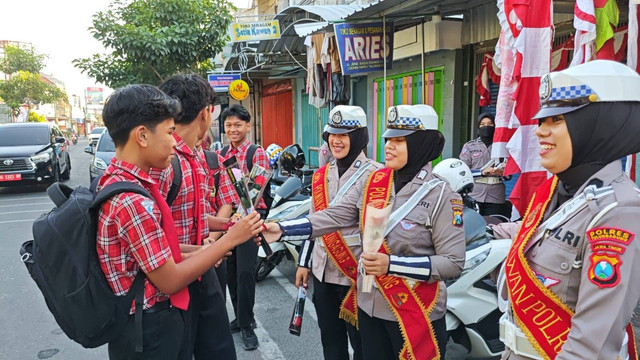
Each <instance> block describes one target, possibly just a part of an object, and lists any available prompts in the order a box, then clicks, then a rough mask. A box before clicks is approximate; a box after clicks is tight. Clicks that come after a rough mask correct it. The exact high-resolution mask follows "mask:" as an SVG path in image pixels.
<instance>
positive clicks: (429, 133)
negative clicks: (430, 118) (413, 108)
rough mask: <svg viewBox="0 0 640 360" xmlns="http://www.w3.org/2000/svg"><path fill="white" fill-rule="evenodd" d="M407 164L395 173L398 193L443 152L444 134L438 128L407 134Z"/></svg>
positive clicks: (394, 180) (394, 182) (394, 181)
mask: <svg viewBox="0 0 640 360" xmlns="http://www.w3.org/2000/svg"><path fill="white" fill-rule="evenodd" d="M405 139H406V140H407V152H408V156H407V164H406V165H405V166H404V167H403V168H402V169H400V170H397V171H396V173H395V178H394V179H393V184H394V185H395V191H396V194H397V193H399V192H400V190H401V189H402V188H403V187H404V186H405V185H407V184H408V183H409V182H410V181H411V180H413V178H414V177H415V176H416V175H417V174H418V172H419V171H420V169H422V168H423V167H424V166H425V165H427V163H429V161H432V160H435V159H436V158H438V156H440V155H441V154H442V149H443V148H444V136H442V133H441V132H440V131H438V130H420V131H416V132H414V133H412V134H409V135H407V136H405Z"/></svg>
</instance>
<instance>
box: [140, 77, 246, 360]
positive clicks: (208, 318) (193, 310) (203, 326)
mask: <svg viewBox="0 0 640 360" xmlns="http://www.w3.org/2000/svg"><path fill="white" fill-rule="evenodd" d="M159 88H160V90H162V91H163V92H164V93H165V94H167V95H168V96H170V97H172V98H174V99H177V100H178V101H180V103H181V105H182V113H181V114H180V115H179V116H178V117H177V118H176V119H175V126H176V131H175V132H174V133H173V137H174V138H175V140H176V142H177V145H176V148H175V158H174V159H173V161H172V166H169V167H167V168H165V169H163V170H156V169H154V170H153V171H152V172H151V177H152V178H154V179H156V181H157V182H158V185H159V187H160V191H161V192H162V193H163V194H167V201H168V202H170V203H169V205H170V207H171V212H172V214H173V220H174V222H175V227H176V229H177V231H178V240H179V242H180V243H181V244H183V246H189V247H192V248H194V249H195V248H197V247H199V246H202V245H203V244H205V243H206V242H207V239H208V238H209V230H210V227H209V222H208V218H209V217H210V216H211V215H210V214H211V213H212V210H211V204H210V201H209V199H210V195H211V191H212V190H211V189H210V188H209V185H208V182H207V177H208V173H207V170H206V169H205V167H204V166H203V164H202V161H201V159H200V157H199V155H198V153H197V152H196V151H195V148H196V144H197V143H198V142H199V141H201V140H202V139H203V138H204V135H205V134H206V131H207V129H208V128H209V126H210V125H211V120H212V119H211V118H212V110H213V108H214V107H213V103H214V101H215V92H214V90H213V88H212V87H211V85H209V83H208V82H207V81H206V80H205V79H204V78H202V77H201V76H199V75H196V74H178V75H174V76H171V77H170V78H168V79H167V80H165V81H164V82H163V83H162V84H160V86H159ZM178 174H179V175H180V176H176V175H178ZM218 186H219V189H216V190H219V191H216V193H217V194H216V197H217V198H218V199H219V200H218V201H217V202H216V204H217V205H218V206H219V209H218V213H219V215H220V216H224V217H229V215H230V214H231V209H232V205H231V204H232V203H231V201H227V202H224V199H223V196H222V194H224V193H227V192H231V191H233V190H232V189H233V188H232V184H231V182H230V180H229V178H228V177H227V176H226V174H224V175H221V176H220V177H219V184H218ZM251 246H253V247H255V244H252V245H251ZM189 294H190V296H191V303H190V305H189V310H188V311H187V313H186V316H187V322H188V323H189V324H190V327H189V328H188V329H186V331H185V337H184V341H183V349H182V351H181V355H180V358H181V359H185V360H191V359H192V358H193V356H195V358H196V359H207V360H208V359H235V358H236V351H235V346H234V343H233V337H232V336H231V332H230V331H229V329H228V328H227V327H226V324H227V323H228V322H229V317H228V315H227V308H226V304H225V296H224V293H223V291H222V287H221V286H220V282H219V280H218V277H217V275H216V273H215V270H214V269H213V267H212V268H211V269H210V270H209V271H207V272H206V273H205V274H204V275H203V276H202V278H201V279H198V280H196V281H194V282H193V283H192V284H190V285H189Z"/></svg>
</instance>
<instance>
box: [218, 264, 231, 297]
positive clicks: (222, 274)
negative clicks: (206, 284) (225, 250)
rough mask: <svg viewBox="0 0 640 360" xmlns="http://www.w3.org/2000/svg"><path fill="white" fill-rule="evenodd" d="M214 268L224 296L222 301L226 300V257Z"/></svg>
mask: <svg viewBox="0 0 640 360" xmlns="http://www.w3.org/2000/svg"><path fill="white" fill-rule="evenodd" d="M215 269H216V270H215V271H216V276H217V277H218V282H219V283H220V288H221V289H222V295H223V296H224V301H227V277H228V274H227V259H224V260H222V262H221V263H220V266H218V267H217V268H215Z"/></svg>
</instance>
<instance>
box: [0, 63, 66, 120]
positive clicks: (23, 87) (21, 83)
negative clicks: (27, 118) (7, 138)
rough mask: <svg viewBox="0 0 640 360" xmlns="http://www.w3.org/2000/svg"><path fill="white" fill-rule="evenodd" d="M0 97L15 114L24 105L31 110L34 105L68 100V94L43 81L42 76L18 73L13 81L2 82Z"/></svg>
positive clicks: (23, 72) (0, 82)
mask: <svg viewBox="0 0 640 360" xmlns="http://www.w3.org/2000/svg"><path fill="white" fill-rule="evenodd" d="M0 97H2V99H3V100H4V101H5V103H6V104H7V105H8V106H9V107H10V108H11V110H12V111H13V113H14V114H18V112H19V110H20V106H22V104H27V106H28V107H29V108H30V107H31V105H33V104H46V103H53V102H56V101H58V100H66V98H67V94H65V93H64V92H63V91H62V90H60V89H59V88H58V87H57V86H55V85H52V84H49V83H46V82H44V81H42V80H41V79H40V74H34V73H31V72H28V71H18V72H17V74H15V75H13V76H12V77H11V79H9V80H6V81H0Z"/></svg>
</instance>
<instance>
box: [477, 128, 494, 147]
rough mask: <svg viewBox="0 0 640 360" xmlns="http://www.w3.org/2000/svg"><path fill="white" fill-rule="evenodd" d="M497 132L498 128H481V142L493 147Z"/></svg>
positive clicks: (479, 132)
mask: <svg viewBox="0 0 640 360" xmlns="http://www.w3.org/2000/svg"><path fill="white" fill-rule="evenodd" d="M495 131H496V128H495V127H494V126H483V127H481V128H479V129H478V135H479V136H480V141H482V142H483V143H484V144H485V145H487V146H489V145H491V144H492V143H493V134H494V133H495Z"/></svg>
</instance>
